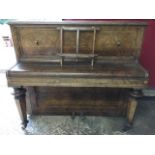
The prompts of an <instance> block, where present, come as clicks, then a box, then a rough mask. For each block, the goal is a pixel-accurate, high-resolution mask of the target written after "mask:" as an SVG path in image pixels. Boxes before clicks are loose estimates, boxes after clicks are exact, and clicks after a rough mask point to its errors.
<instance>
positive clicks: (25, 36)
mask: <svg viewBox="0 0 155 155" xmlns="http://www.w3.org/2000/svg"><path fill="white" fill-rule="evenodd" d="M9 24H10V27H11V32H12V38H13V43H14V48H15V53H16V58H17V63H16V64H15V65H14V66H12V68H10V69H9V70H8V71H7V81H8V86H9V87H12V88H13V89H14V96H15V100H16V105H17V108H18V110H19V114H20V117H21V120H22V128H26V126H27V123H28V119H27V114H31V115H100V116H101V115H103V116H104V115H107V116H124V117H125V118H126V119H127V123H126V125H125V129H126V130H127V129H129V128H131V126H132V124H133V119H134V114H135V111H136V107H137V98H138V97H141V96H142V89H144V88H146V87H147V83H148V72H147V71H146V70H145V69H144V68H143V67H142V66H141V65H140V63H139V56H140V52H141V47H142V42H143V34H144V30H145V28H146V24H145V23H142V22H109V21H108V22H99V21H98V22H88V21H87V22H77V21H74V22H73V21H72V22H65V21H64V22H36V21H33V22H32V21H12V22H10V23H9Z"/></svg>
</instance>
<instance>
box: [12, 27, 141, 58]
mask: <svg viewBox="0 0 155 155" xmlns="http://www.w3.org/2000/svg"><path fill="white" fill-rule="evenodd" d="M57 26H58V25H56V26H50V27H49V26H46V25H45V26H40V25H34V26H31V27H28V26H21V27H20V26H19V25H18V26H17V27H15V25H14V29H12V32H13V33H15V32H14V31H16V35H17V37H16V36H15V37H14V35H13V40H14V42H15V43H16V42H17V41H18V42H19V43H20V44H19V45H18V46H20V49H18V48H17V50H18V52H17V53H19V51H20V52H22V54H21V56H22V57H35V56H39V55H42V56H45V55H46V56H47V55H49V56H53V55H56V54H57V53H60V30H58V29H57ZM143 31H144V28H143V27H138V26H119V27H118V26H100V30H99V31H97V32H96V43H95V53H96V54H98V55H99V56H134V57H138V56H139V52H140V49H141V43H142V37H143ZM79 38H80V40H79V53H84V54H85V53H91V52H92V43H93V31H92V32H89V31H88V32H87V31H86V32H85V31H84V32H83V31H81V32H80V37H79ZM63 41H64V44H63V52H64V53H75V51H76V32H75V31H73V32H72V31H64V37H63Z"/></svg>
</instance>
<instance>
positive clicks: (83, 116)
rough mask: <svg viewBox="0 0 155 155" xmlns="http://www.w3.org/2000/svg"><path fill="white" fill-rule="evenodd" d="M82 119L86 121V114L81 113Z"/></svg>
mask: <svg viewBox="0 0 155 155" xmlns="http://www.w3.org/2000/svg"><path fill="white" fill-rule="evenodd" d="M80 119H81V120H83V121H84V120H85V119H86V116H85V115H84V112H80Z"/></svg>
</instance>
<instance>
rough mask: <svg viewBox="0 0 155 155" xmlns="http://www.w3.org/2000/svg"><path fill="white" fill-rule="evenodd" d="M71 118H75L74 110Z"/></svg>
mask: <svg viewBox="0 0 155 155" xmlns="http://www.w3.org/2000/svg"><path fill="white" fill-rule="evenodd" d="M71 119H72V120H74V119H75V112H72V115H71Z"/></svg>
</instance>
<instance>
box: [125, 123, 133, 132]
mask: <svg viewBox="0 0 155 155" xmlns="http://www.w3.org/2000/svg"><path fill="white" fill-rule="evenodd" d="M130 129H132V123H129V122H127V123H125V125H124V128H123V131H124V132H126V131H128V130H130Z"/></svg>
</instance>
